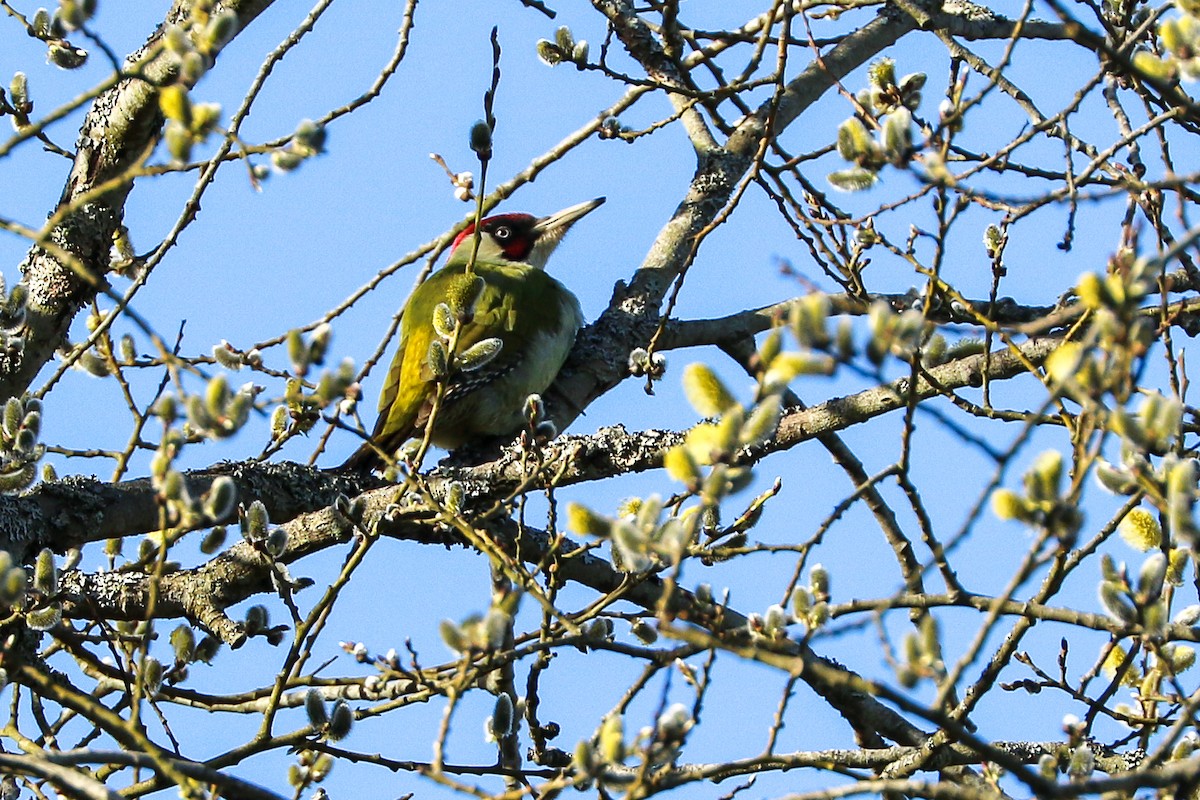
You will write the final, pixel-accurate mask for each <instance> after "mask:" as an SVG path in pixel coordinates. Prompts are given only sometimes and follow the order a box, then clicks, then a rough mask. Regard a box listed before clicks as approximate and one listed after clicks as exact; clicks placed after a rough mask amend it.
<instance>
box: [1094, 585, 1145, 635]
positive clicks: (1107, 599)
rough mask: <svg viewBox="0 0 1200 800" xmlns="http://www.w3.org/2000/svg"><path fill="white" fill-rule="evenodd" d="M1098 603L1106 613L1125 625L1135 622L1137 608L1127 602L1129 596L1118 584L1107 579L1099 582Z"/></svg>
mask: <svg viewBox="0 0 1200 800" xmlns="http://www.w3.org/2000/svg"><path fill="white" fill-rule="evenodd" d="M1100 603H1101V604H1102V605H1103V606H1104V609H1105V611H1107V612H1108V615H1109V616H1110V617H1112V618H1113V619H1115V620H1117V621H1118V622H1121V623H1124V624H1126V625H1132V624H1133V623H1135V622H1137V609H1135V608H1134V607H1133V604H1132V603H1130V602H1129V598H1128V597H1127V596H1126V595H1125V591H1124V589H1122V588H1121V586H1120V585H1119V584H1116V583H1114V582H1112V581H1107V580H1106V581H1103V582H1101V584H1100Z"/></svg>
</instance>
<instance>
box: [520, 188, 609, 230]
mask: <svg viewBox="0 0 1200 800" xmlns="http://www.w3.org/2000/svg"><path fill="white" fill-rule="evenodd" d="M604 200H605V198H603V197H597V198H596V199H595V200H588V201H587V202H585V203H577V204H576V205H573V206H571V207H570V208H564V209H563V210H562V211H559V212H556V213H554V214H551V215H550V216H548V217H542V218H541V219H539V220H538V221H537V222H536V223H534V226H533V232H534V235H535V236H536V237H537V239H538V240H541V238H542V237H544V236H549V237H552V238H553V239H554V240H556V241H557V240H558V239H561V238H562V236H563V234H564V233H566V232H567V229H569V228H570V227H571V226H572V225H574V224H575V223H576V222H578V221H579V220H580V219H582V218H583V217H584V216H586V215H587V214H589V213H590V212H592V211H594V210H595V209H597V208H599V207H600V206H601V205H603V204H604Z"/></svg>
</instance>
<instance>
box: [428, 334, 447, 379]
mask: <svg viewBox="0 0 1200 800" xmlns="http://www.w3.org/2000/svg"><path fill="white" fill-rule="evenodd" d="M426 360H427V362H428V364H429V371H430V372H431V373H432V374H433V377H434V378H436V379H438V380H440V379H442V378H445V377H446V374H447V373H448V372H449V369H450V367H449V364H448V363H447V361H446V346H445V345H444V344H442V342H441V340H440V339H434V340H432V341H431V342H430V343H429V354H428V355H427V356H426Z"/></svg>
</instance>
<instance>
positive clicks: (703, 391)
mask: <svg viewBox="0 0 1200 800" xmlns="http://www.w3.org/2000/svg"><path fill="white" fill-rule="evenodd" d="M683 391H684V394H686V395H687V399H688V402H690V403H691V404H692V408H694V409H696V412H697V413H698V414H700V415H701V416H703V417H715V416H718V415H720V414H723V413H724V412H725V411H727V410H729V409H730V408H731V407H733V406H734V405H736V404H737V401H735V400H734V399H733V395H732V394H730V392H729V390H728V389H726V388H725V384H724V383H723V382H722V381H721V379H720V378H718V377H717V374H716V373H715V372H713V371H712V369H711V368H710V367H709V366H708V365H707V364H703V363H700V362H695V363H692V364H688V365H687V366H686V367H685V368H684V370H683Z"/></svg>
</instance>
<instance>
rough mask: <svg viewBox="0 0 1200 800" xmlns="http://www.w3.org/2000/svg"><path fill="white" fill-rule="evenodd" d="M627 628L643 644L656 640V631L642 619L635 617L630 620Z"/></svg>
mask: <svg viewBox="0 0 1200 800" xmlns="http://www.w3.org/2000/svg"><path fill="white" fill-rule="evenodd" d="M629 630H630V632H631V633H632V634H633V635H634V636H636V637H637V638H638V640H639V641H641V642H642V643H643V644H654V643H655V642H657V641H658V631H656V630H655V629H654V626H653V625H650V624H648V623H647V622H646V621H645V620H643V619H635V620H634V621H633V622H631V623H630V624H629Z"/></svg>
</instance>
